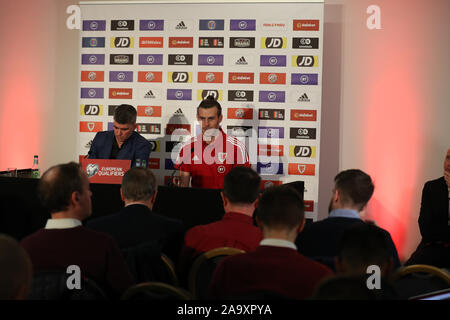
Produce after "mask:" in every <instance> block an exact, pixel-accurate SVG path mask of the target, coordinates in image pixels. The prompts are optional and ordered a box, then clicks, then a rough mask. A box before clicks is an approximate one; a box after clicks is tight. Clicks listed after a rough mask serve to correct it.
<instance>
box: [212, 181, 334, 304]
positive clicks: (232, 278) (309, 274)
mask: <svg viewBox="0 0 450 320" xmlns="http://www.w3.org/2000/svg"><path fill="white" fill-rule="evenodd" d="M256 220H257V223H258V226H259V227H260V228H261V229H262V232H263V237H264V239H263V240H262V241H261V243H260V245H259V247H258V248H257V249H256V250H254V251H251V252H247V253H244V254H239V255H235V256H230V257H227V258H225V259H223V260H222V261H221V262H220V263H219V265H218V267H217V269H216V270H215V272H214V275H213V278H212V281H211V286H210V296H211V298H216V299H224V298H226V299H228V298H235V299H238V298H240V297H250V296H251V295H252V293H253V294H255V296H261V292H265V293H272V296H278V297H285V298H291V299H306V298H308V297H310V296H311V295H312V293H313V291H314V289H315V287H316V286H317V285H318V284H319V282H320V281H322V280H323V279H324V278H325V277H327V276H331V275H332V272H331V270H330V269H328V268H327V267H326V266H324V265H322V264H320V263H317V262H315V261H313V260H311V259H309V258H307V257H304V256H303V255H301V254H299V253H298V252H297V248H296V246H295V244H294V241H295V238H296V237H297V234H298V232H300V231H301V230H302V228H303V226H304V223H305V217H304V203H303V200H302V197H301V196H300V195H299V194H298V192H297V191H295V190H294V189H292V188H291V187H288V186H279V187H272V188H269V189H266V191H265V192H264V193H263V195H262V197H261V199H260V201H259V205H258V215H257V217H256ZM269 296H270V295H269Z"/></svg>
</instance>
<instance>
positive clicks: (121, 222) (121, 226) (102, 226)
mask: <svg viewBox="0 0 450 320" xmlns="http://www.w3.org/2000/svg"><path fill="white" fill-rule="evenodd" d="M157 193H158V190H157V184H156V178H155V175H154V174H153V172H152V171H151V170H150V169H148V168H142V167H141V168H139V167H134V168H131V169H130V170H128V171H127V172H126V173H125V175H124V176H123V180H122V186H121V189H120V194H121V197H122V200H123V201H124V202H125V207H124V208H123V209H122V210H120V211H119V212H117V213H115V214H111V215H108V216H105V217H101V218H97V219H94V220H91V221H89V222H88V224H87V227H88V228H92V229H94V230H97V231H102V232H106V233H108V234H110V235H111V236H112V237H113V238H114V239H115V240H116V241H117V243H118V245H119V247H120V248H121V249H122V250H123V249H127V248H133V247H136V246H139V245H142V244H145V243H150V242H154V243H157V244H158V245H159V246H160V248H162V252H163V253H165V254H166V255H167V256H168V257H169V258H171V259H172V260H174V261H175V262H176V261H177V259H178V257H179V254H180V248H181V245H182V242H183V236H184V227H183V223H182V222H181V221H180V220H176V219H172V218H169V217H165V216H162V215H158V214H156V213H154V212H153V211H152V209H153V205H154V203H155V201H156V195H157Z"/></svg>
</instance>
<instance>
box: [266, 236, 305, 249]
mask: <svg viewBox="0 0 450 320" xmlns="http://www.w3.org/2000/svg"><path fill="white" fill-rule="evenodd" d="M259 245H260V246H273V247H283V248H290V249H294V250H297V246H296V245H295V243H293V242H290V241H287V240H282V239H273V238H268V239H263V240H262V241H261V242H260V243H259Z"/></svg>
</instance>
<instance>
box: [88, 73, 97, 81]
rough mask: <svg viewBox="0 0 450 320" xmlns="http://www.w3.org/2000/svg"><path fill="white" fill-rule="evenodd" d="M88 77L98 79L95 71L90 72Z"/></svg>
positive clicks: (92, 79)
mask: <svg viewBox="0 0 450 320" xmlns="http://www.w3.org/2000/svg"><path fill="white" fill-rule="evenodd" d="M88 79H89V80H91V81H94V80H95V79H97V73H95V72H93V71H91V72H89V75H88Z"/></svg>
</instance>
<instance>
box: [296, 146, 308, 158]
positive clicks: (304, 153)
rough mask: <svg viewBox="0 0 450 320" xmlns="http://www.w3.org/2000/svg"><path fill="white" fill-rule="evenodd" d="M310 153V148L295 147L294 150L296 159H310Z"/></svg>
mask: <svg viewBox="0 0 450 320" xmlns="http://www.w3.org/2000/svg"><path fill="white" fill-rule="evenodd" d="M311 153H312V151H311V147H306V146H305V147H301V146H296V147H295V149H294V154H295V156H296V157H310V156H311Z"/></svg>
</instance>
